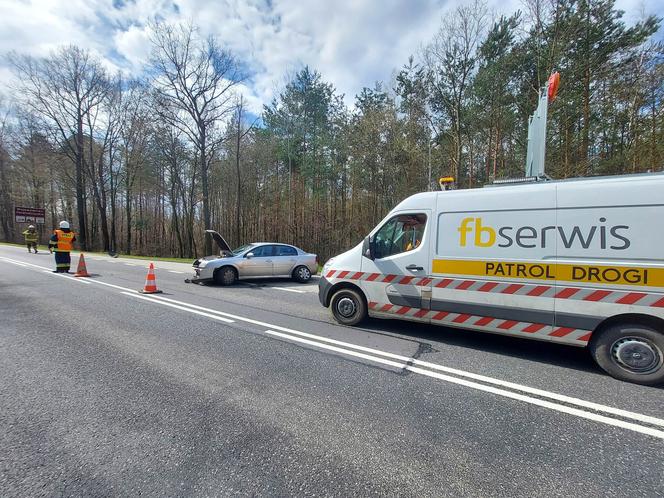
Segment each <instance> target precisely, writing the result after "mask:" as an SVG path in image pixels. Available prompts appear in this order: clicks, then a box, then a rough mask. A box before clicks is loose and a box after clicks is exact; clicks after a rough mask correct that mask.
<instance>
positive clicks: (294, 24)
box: [0, 0, 664, 114]
mask: <svg viewBox="0 0 664 498" xmlns="http://www.w3.org/2000/svg"><path fill="white" fill-rule="evenodd" d="M462 1H464V0H380V1H378V0H373V1H370V0H335V1H331V0H244V1H242V0H207V1H203V0H0V92H2V87H3V86H6V85H7V83H8V82H9V81H10V80H11V78H12V75H11V72H10V70H9V68H8V67H7V64H6V61H5V60H4V57H2V56H3V55H4V54H5V53H7V52H9V51H17V52H19V53H24V54H29V55H34V56H45V55H48V53H49V52H50V51H52V50H54V49H56V48H57V47H58V46H61V45H66V44H76V45H79V46H81V47H83V48H87V49H89V50H91V51H92V52H93V53H94V54H96V55H97V56H98V57H99V58H100V59H102V61H103V62H104V64H105V65H106V66H107V67H108V69H109V70H111V71H122V72H123V73H125V74H127V75H140V73H141V70H142V68H143V67H144V63H145V61H146V60H147V58H148V56H149V52H150V44H149V41H148V36H149V33H148V31H147V30H148V29H149V28H148V27H147V25H148V23H149V21H151V20H153V19H155V18H156V19H158V20H161V21H165V22H173V23H175V22H180V21H182V22H188V21H193V22H194V23H195V24H196V25H198V26H199V27H200V29H201V31H202V34H204V35H208V34H213V35H215V36H216V37H217V38H218V39H219V41H220V42H221V44H222V46H224V47H226V48H229V49H230V50H231V51H232V52H233V53H234V54H235V55H236V56H237V57H238V58H239V59H240V60H241V61H242V63H243V67H244V68H245V72H246V74H247V78H246V80H245V81H244V83H243V85H242V87H241V91H242V93H243V94H244V95H245V97H246V98H247V101H248V105H249V108H250V110H251V111H252V112H253V113H255V114H259V113H260V111H261V109H262V105H263V104H266V103H269V102H270V101H271V100H272V99H273V98H274V97H275V96H277V95H278V94H279V92H280V91H281V89H282V88H283V86H284V85H285V82H286V81H287V78H288V76H289V75H292V74H293V73H294V72H295V71H297V70H298V69H300V68H301V67H302V66H304V65H309V66H310V67H312V68H314V69H316V70H318V71H319V72H320V73H321V74H322V76H323V79H324V80H325V81H327V82H330V83H332V84H333V85H334V86H335V87H336V89H337V90H338V91H339V92H340V93H343V94H345V95H346V102H347V103H349V104H350V103H352V102H353V100H354V96H355V95H356V94H357V93H359V91H360V90H361V89H362V88H363V87H365V86H369V87H371V86H373V85H374V83H375V82H376V81H386V82H389V81H390V80H391V78H392V77H393V74H394V71H395V70H396V69H398V68H399V67H401V66H402V65H403V64H405V63H406V62H407V60H408V57H409V56H410V55H411V54H417V53H418V51H419V50H420V49H421V47H422V46H423V45H425V44H426V43H428V42H429V41H430V40H431V38H432V37H433V35H434V34H435V32H436V31H437V29H438V27H439V26H440V21H441V19H442V18H443V17H444V16H445V15H446V14H447V13H448V12H449V11H450V10H451V9H453V8H454V7H455V6H456V5H458V3H459V2H462ZM466 1H467V0H466ZM492 1H493V3H491V1H490V2H489V6H490V8H491V9H492V11H494V12H495V13H496V14H497V15H499V14H500V13H510V12H512V11H514V10H517V9H519V8H522V5H521V3H520V2H521V0H492ZM616 5H617V7H618V8H620V9H622V10H625V11H626V14H625V19H626V21H627V22H628V23H633V22H635V21H637V20H638V19H640V18H642V17H643V15H644V13H645V14H651V13H653V14H658V15H660V16H662V17H664V2H663V1H662V0H617V2H616ZM661 33H662V31H660V34H661Z"/></svg>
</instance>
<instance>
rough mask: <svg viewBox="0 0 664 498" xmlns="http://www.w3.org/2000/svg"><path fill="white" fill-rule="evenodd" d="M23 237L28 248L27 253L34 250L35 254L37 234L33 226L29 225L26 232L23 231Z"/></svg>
mask: <svg viewBox="0 0 664 498" xmlns="http://www.w3.org/2000/svg"><path fill="white" fill-rule="evenodd" d="M23 237H25V245H26V246H28V252H32V251H31V250H30V249H34V250H35V254H37V242H38V241H39V234H38V233H37V229H36V228H35V226H34V225H30V226H29V227H28V229H27V230H25V231H23Z"/></svg>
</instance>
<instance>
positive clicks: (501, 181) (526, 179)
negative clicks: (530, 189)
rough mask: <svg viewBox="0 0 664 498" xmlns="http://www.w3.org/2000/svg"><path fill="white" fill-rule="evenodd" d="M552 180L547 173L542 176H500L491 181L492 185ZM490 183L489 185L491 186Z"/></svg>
mask: <svg viewBox="0 0 664 498" xmlns="http://www.w3.org/2000/svg"><path fill="white" fill-rule="evenodd" d="M549 180H551V178H549V177H548V176H546V175H542V176H522V177H517V178H498V179H496V180H494V181H493V183H491V185H516V184H519V183H534V182H546V181H549ZM491 185H489V186H491Z"/></svg>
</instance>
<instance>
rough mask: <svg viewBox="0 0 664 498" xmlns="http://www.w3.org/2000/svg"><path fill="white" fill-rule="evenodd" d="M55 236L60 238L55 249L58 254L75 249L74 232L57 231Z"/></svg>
mask: <svg viewBox="0 0 664 498" xmlns="http://www.w3.org/2000/svg"><path fill="white" fill-rule="evenodd" d="M55 235H56V237H57V238H58V246H57V247H56V248H55V249H54V250H55V251H58V252H69V251H71V250H72V249H74V237H75V236H76V234H75V233H74V232H63V231H62V230H55Z"/></svg>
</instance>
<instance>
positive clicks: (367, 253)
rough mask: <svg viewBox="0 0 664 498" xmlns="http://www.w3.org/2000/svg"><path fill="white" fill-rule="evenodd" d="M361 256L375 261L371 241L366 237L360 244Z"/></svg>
mask: <svg viewBox="0 0 664 498" xmlns="http://www.w3.org/2000/svg"><path fill="white" fill-rule="evenodd" d="M362 256H364V257H365V258H368V259H370V260H372V261H373V260H374V259H376V258H375V257H374V250H373V240H371V237H370V236H368V235H367V236H366V237H365V238H364V242H363V243H362Z"/></svg>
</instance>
